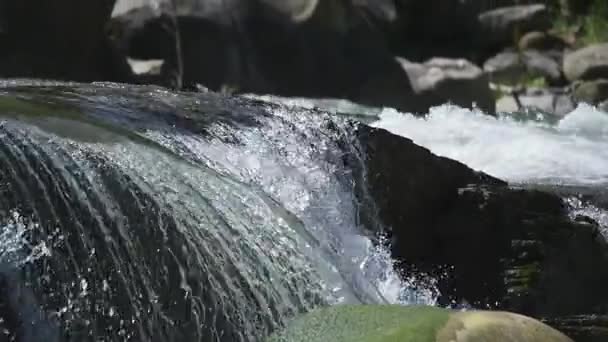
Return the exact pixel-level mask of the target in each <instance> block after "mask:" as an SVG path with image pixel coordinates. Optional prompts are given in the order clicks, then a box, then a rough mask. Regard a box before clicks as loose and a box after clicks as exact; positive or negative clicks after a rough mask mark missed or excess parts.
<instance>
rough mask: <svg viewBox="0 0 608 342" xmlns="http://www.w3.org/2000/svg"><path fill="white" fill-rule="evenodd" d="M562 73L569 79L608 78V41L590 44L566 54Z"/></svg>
mask: <svg viewBox="0 0 608 342" xmlns="http://www.w3.org/2000/svg"><path fill="white" fill-rule="evenodd" d="M564 74H565V75H566V78H568V80H570V81H576V80H594V79H598V78H608V43H604V44H594V45H590V46H587V47H585V48H582V49H580V50H576V51H574V52H572V53H569V54H567V55H566V56H565V57H564Z"/></svg>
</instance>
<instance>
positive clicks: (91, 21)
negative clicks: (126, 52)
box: [0, 0, 129, 81]
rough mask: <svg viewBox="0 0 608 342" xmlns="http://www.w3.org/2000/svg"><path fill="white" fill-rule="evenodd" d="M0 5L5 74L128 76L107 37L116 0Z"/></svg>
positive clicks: (0, 65) (1, 71)
mask: <svg viewBox="0 0 608 342" xmlns="http://www.w3.org/2000/svg"><path fill="white" fill-rule="evenodd" d="M0 3H1V4H0V6H2V12H1V14H0V15H1V16H2V18H0V22H2V23H3V25H2V27H3V32H4V34H3V39H2V52H0V76H1V77H36V78H56V79H68V80H80V81H92V80H106V81H124V80H128V78H129V68H128V65H127V64H126V60H125V59H124V57H123V56H121V55H120V54H119V53H117V51H115V50H114V49H112V47H111V46H110V44H109V43H108V41H107V39H106V38H105V32H104V26H105V24H106V22H107V21H108V19H109V18H110V14H111V12H112V7H113V5H114V1H113V0H94V1H86V2H83V1H78V0H58V1H44V2H37V1H0Z"/></svg>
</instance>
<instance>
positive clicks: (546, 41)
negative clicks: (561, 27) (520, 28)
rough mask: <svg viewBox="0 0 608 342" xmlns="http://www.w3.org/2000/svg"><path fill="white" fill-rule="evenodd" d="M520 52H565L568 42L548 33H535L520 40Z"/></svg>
mask: <svg viewBox="0 0 608 342" xmlns="http://www.w3.org/2000/svg"><path fill="white" fill-rule="evenodd" d="M518 47H519V50H521V51H524V50H539V51H546V50H563V49H565V48H566V47H567V44H566V42H565V41H564V40H563V39H562V38H560V37H558V36H555V35H552V34H550V33H547V32H541V31H533V32H528V33H526V34H524V35H523V36H522V37H521V39H520V40H519V44H518Z"/></svg>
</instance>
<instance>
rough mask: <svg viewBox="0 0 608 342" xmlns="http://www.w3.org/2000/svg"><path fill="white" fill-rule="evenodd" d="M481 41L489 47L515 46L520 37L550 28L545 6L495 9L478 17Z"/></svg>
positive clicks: (535, 5)
mask: <svg viewBox="0 0 608 342" xmlns="http://www.w3.org/2000/svg"><path fill="white" fill-rule="evenodd" d="M479 22H480V24H481V35H482V37H481V38H482V41H484V42H485V43H486V44H487V45H489V46H509V45H516V44H517V42H518V38H519V36H520V35H522V34H524V33H526V32H530V31H545V30H547V29H549V28H550V27H551V20H550V17H549V12H548V10H547V6H545V5H543V4H534V5H518V6H509V7H502V8H497V9H495V10H491V11H486V12H483V13H481V14H480V15H479Z"/></svg>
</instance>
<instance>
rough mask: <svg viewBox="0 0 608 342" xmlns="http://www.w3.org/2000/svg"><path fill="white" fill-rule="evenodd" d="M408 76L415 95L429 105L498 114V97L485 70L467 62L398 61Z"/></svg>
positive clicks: (445, 59) (441, 60)
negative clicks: (495, 99)
mask: <svg viewBox="0 0 608 342" xmlns="http://www.w3.org/2000/svg"><path fill="white" fill-rule="evenodd" d="M398 61H399V63H400V64H401V66H402V67H403V69H404V70H405V71H406V72H407V74H408V76H409V79H410V81H411V83H412V87H413V89H414V92H415V93H416V94H417V95H419V96H420V98H421V99H423V100H424V101H428V104H429V105H437V104H443V103H446V102H450V103H453V104H456V105H459V106H462V107H471V106H472V105H473V104H475V105H476V106H477V107H479V108H481V109H482V110H484V111H485V112H487V113H494V109H495V107H494V97H493V94H492V91H491V90H490V85H489V82H488V78H487V76H486V75H485V74H484V72H483V70H481V68H479V67H478V66H476V65H474V64H473V63H471V62H469V61H467V60H464V59H448V58H433V59H431V60H428V61H426V62H425V63H412V62H410V61H408V60H406V59H403V58H398Z"/></svg>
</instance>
